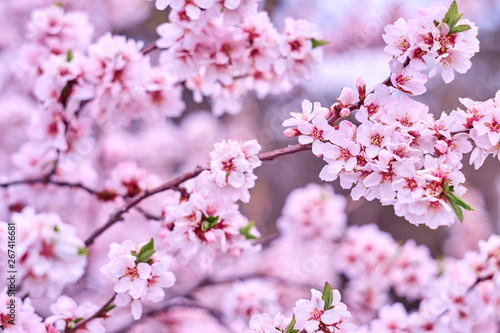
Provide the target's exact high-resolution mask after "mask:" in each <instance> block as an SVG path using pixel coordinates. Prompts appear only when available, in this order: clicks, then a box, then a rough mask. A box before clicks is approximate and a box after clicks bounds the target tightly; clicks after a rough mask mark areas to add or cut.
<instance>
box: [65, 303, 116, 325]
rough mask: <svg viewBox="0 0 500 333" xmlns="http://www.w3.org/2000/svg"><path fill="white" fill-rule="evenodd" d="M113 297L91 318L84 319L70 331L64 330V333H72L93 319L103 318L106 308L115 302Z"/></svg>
mask: <svg viewBox="0 0 500 333" xmlns="http://www.w3.org/2000/svg"><path fill="white" fill-rule="evenodd" d="M115 297H116V294H114V295H113V297H111V298H110V299H109V300H108V301H107V302H106V303H105V304H104V305H103V306H102V307H101V308H100V309H99V310H97V311H96V312H95V313H94V314H93V315H92V316H90V317H88V318H87V319H84V320H82V321H80V322H78V324H76V325H75V327H73V328H70V329H66V331H65V332H66V333H72V332H76V331H77V330H78V329H79V328H82V327H84V326H85V325H86V324H87V323H88V322H90V321H92V320H94V319H95V318H99V317H102V316H105V313H106V309H107V308H108V306H110V305H111V303H113V302H114V301H115Z"/></svg>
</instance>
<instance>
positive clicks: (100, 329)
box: [44, 295, 106, 333]
mask: <svg viewBox="0 0 500 333" xmlns="http://www.w3.org/2000/svg"><path fill="white" fill-rule="evenodd" d="M97 309H98V308H97V306H96V305H94V304H92V303H91V302H85V303H82V304H80V305H78V304H77V303H76V302H75V300H73V299H72V298H71V297H68V296H65V295H63V296H60V297H59V298H58V299H57V301H56V303H53V304H51V305H50V311H51V312H52V315H51V316H49V317H47V318H46V319H45V320H44V323H45V326H46V328H47V333H56V332H64V331H65V330H66V329H72V328H74V327H75V325H76V324H77V323H79V322H80V321H82V320H84V319H85V318H88V317H90V316H91V315H93V314H94V313H95V312H96V311H97ZM78 332H82V333H86V332H88V333H104V332H106V329H105V328H104V326H103V324H102V320H92V321H90V322H88V323H86V324H85V325H83V326H81V328H80V329H79V330H78ZM44 333H45V331H44Z"/></svg>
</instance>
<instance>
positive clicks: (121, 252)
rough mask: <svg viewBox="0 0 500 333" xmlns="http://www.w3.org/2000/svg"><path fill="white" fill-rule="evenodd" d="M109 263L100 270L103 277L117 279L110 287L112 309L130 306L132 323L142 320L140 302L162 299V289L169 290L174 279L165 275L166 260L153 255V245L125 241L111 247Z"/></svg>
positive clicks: (163, 256) (151, 243) (167, 262)
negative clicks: (114, 306)
mask: <svg viewBox="0 0 500 333" xmlns="http://www.w3.org/2000/svg"><path fill="white" fill-rule="evenodd" d="M108 258H109V259H110V262H109V263H107V264H106V265H105V266H103V267H102V268H101V272H102V273H103V274H109V275H111V277H113V278H115V279H118V280H117V281H116V283H115V284H114V291H115V292H116V293H117V294H116V297H115V301H114V304H115V305H116V306H126V305H128V304H130V305H131V310H132V315H133V317H134V319H136V320H137V319H139V318H141V316H142V303H141V301H151V302H155V303H156V302H159V301H161V300H163V298H164V297H165V292H164V290H163V288H169V287H172V286H173V285H174V283H175V275H174V273H172V272H171V271H169V270H168V269H169V266H170V257H168V256H165V255H161V254H159V253H157V252H156V249H155V246H154V241H153V239H151V240H150V241H149V242H148V243H145V244H139V245H137V244H135V243H134V242H133V241H131V240H126V241H124V242H123V243H122V244H118V243H112V244H111V245H110V251H109V253H108Z"/></svg>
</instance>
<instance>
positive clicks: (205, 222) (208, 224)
mask: <svg viewBox="0 0 500 333" xmlns="http://www.w3.org/2000/svg"><path fill="white" fill-rule="evenodd" d="M218 220H219V217H218V216H212V215H208V217H205V215H203V216H202V222H201V230H203V231H207V230H208V229H210V228H212V227H213V226H214V225H216V224H217V221H218Z"/></svg>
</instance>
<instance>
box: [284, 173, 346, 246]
mask: <svg viewBox="0 0 500 333" xmlns="http://www.w3.org/2000/svg"><path fill="white" fill-rule="evenodd" d="M345 207H346V199H345V197H344V196H341V195H339V194H335V192H334V191H333V188H332V187H331V186H330V185H323V186H321V185H319V184H316V183H310V184H308V185H307V186H306V187H304V188H298V189H295V190H293V191H292V192H291V193H290V194H289V195H288V197H287V199H286V202H285V205H284V206H283V210H282V212H281V216H280V218H279V219H278V220H277V221H276V225H277V227H278V229H279V231H280V234H281V236H282V237H290V238H292V239H294V240H295V241H308V240H313V239H316V240H317V239H320V238H321V239H325V240H326V241H331V240H335V239H338V238H340V237H341V236H342V235H343V234H344V232H345V227H346V223H347V215H346V214H345Z"/></svg>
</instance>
